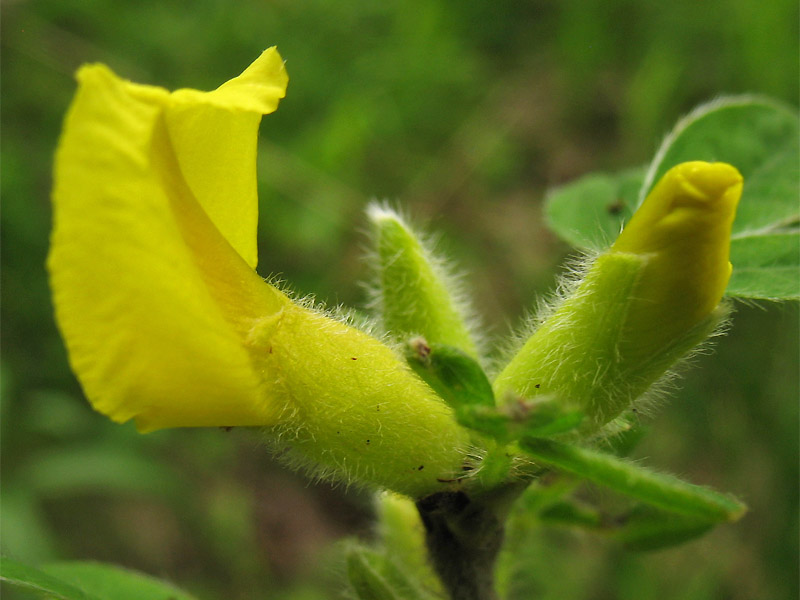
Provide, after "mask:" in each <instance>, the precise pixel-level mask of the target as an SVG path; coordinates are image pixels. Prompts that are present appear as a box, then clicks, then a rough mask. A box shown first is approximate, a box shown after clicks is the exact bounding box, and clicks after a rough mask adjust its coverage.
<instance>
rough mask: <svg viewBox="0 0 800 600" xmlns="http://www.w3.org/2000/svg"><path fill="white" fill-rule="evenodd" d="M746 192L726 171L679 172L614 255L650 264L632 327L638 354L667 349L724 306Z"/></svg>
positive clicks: (718, 167) (665, 181) (711, 166)
mask: <svg viewBox="0 0 800 600" xmlns="http://www.w3.org/2000/svg"><path fill="white" fill-rule="evenodd" d="M742 185H743V179H742V176H741V174H740V173H739V171H737V170H736V169H735V168H734V167H732V166H730V165H728V164H725V163H707V162H700V161H696V162H687V163H682V164H680V165H678V166H676V167H673V168H672V169H670V170H669V171H668V172H667V173H666V174H665V175H664V176H663V177H662V179H661V180H660V181H659V182H658V184H657V185H656V186H655V187H654V188H653V190H652V191H651V192H650V194H649V195H648V196H647V198H646V199H645V201H644V203H643V204H642V206H641V207H640V208H639V209H638V210H637V211H636V213H635V214H634V215H633V217H632V218H631V221H630V223H628V225H627V226H626V227H625V229H624V230H623V231H622V233H621V234H620V236H619V238H617V241H616V242H615V243H614V245H613V246H612V247H611V252H625V253H631V254H637V255H640V256H645V257H646V258H647V268H646V269H644V271H643V273H642V276H641V280H640V282H639V283H638V285H637V299H638V300H639V301H638V302H636V303H634V304H633V305H632V306H631V308H630V314H629V315H628V320H627V324H626V329H627V330H628V332H629V334H628V336H627V337H628V338H629V339H630V342H629V343H630V344H633V345H635V346H636V348H637V349H638V350H640V351H642V352H650V351H652V350H655V349H656V348H658V347H659V346H664V345H666V344H668V343H669V340H670V339H671V338H672V337H676V336H677V335H679V334H680V333H681V332H683V331H686V330H688V329H689V328H691V327H693V326H694V325H696V324H697V323H699V322H700V321H701V320H702V319H704V318H706V317H707V316H708V315H709V314H711V312H712V311H713V310H714V308H715V307H716V306H717V305H718V304H719V302H720V300H721V299H722V295H723V293H724V292H725V288H726V286H727V285H728V279H729V278H730V274H731V265H730V262H729V254H730V235H731V227H732V225H733V220H734V217H735V216H736V207H737V205H738V203H739V198H740V197H741V194H742Z"/></svg>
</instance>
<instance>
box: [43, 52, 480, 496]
mask: <svg viewBox="0 0 800 600" xmlns="http://www.w3.org/2000/svg"><path fill="white" fill-rule="evenodd" d="M78 80H79V82H80V88H79V91H78V93H77V95H76V97H75V99H74V101H73V104H72V106H71V108H70V110H69V114H68V116H67V118H66V122H65V125H64V130H63V134H62V137H61V140H60V143H59V147H58V151H57V155H56V162H55V185H54V191H53V203H54V230H53V234H52V243H51V251H50V256H49V258H48V268H49V271H50V276H51V285H52V289H53V299H54V304H55V310H56V317H57V321H58V325H59V327H60V329H61V332H62V334H63V337H64V339H65V341H66V344H67V348H68V351H69V357H70V361H71V365H72V368H73V370H74V371H75V373H76V375H77V376H78V379H79V380H80V382H81V384H82V386H83V388H84V391H85V393H86V396H87V397H88V399H89V400H90V402H91V403H92V405H93V406H94V407H95V408H96V409H97V410H98V411H100V412H102V413H104V414H106V415H108V416H109V417H111V418H112V419H113V420H115V421H119V422H124V421H128V420H129V419H134V420H135V421H136V424H137V426H138V427H139V429H140V430H142V431H151V430H155V429H161V428H165V427H190V426H239V425H241V426H274V427H277V428H278V429H279V431H280V434H281V435H282V436H283V438H284V439H289V440H291V441H293V442H294V445H295V447H296V450H297V451H298V452H299V453H300V454H301V455H302V456H304V457H307V458H308V460H309V461H310V462H313V463H314V464H317V465H319V466H320V467H321V468H323V469H327V470H328V471H330V470H334V471H336V472H337V473H339V475H340V477H348V476H350V477H358V478H359V480H361V481H364V482H373V483H377V484H378V485H382V486H385V487H389V488H390V489H395V490H397V491H400V492H402V493H407V494H410V495H422V494H424V493H430V492H432V491H436V490H437V489H439V488H441V486H442V484H441V483H440V482H438V481H437V478H441V479H444V478H447V477H448V476H451V475H452V473H453V472H455V471H456V470H458V469H460V466H461V460H462V456H463V450H464V446H465V444H466V433H465V432H464V431H463V430H462V429H461V428H460V427H458V426H457V424H456V423H455V422H454V420H453V418H452V414H451V411H450V409H449V408H448V407H447V406H446V405H445V404H444V403H443V402H442V401H440V400H439V399H438V397H436V396H435V394H434V393H433V392H432V391H431V390H430V389H429V388H428V387H427V386H426V385H425V384H423V383H422V382H421V381H420V380H419V379H418V378H417V377H416V376H414V375H413V374H412V373H411V372H410V370H409V369H408V368H407V367H406V365H405V363H404V361H403V360H402V359H401V358H399V357H398V356H397V355H396V354H395V353H394V352H393V351H392V350H391V349H389V348H388V347H387V346H385V345H383V344H382V343H380V342H379V341H378V340H376V339H375V338H373V337H371V336H369V335H367V334H365V333H363V332H361V331H359V330H357V329H355V328H353V327H350V326H348V325H346V324H344V323H342V322H340V321H338V320H335V319H332V318H330V317H328V316H326V315H325V314H323V313H321V312H319V311H316V310H312V309H309V308H306V307H304V306H301V305H299V304H296V303H294V302H293V301H292V300H290V298H288V297H287V296H286V295H285V294H284V293H282V292H281V291H280V290H278V289H277V288H275V287H274V286H272V285H269V284H268V283H266V282H265V281H264V280H263V279H262V278H261V277H259V276H258V275H257V274H256V272H255V270H254V268H255V266H256V256H257V255H256V221H257V198H256V145H257V133H258V127H259V123H260V120H261V116H262V114H266V113H270V112H272V111H274V110H275V109H276V107H277V105H278V101H279V99H280V98H282V97H283V96H284V92H285V88H286V84H287V81H288V78H287V75H286V71H285V69H284V65H283V61H282V60H281V58H280V56H279V55H278V53H277V51H276V50H275V49H274V48H272V49H269V50H267V51H265V52H264V53H263V54H262V55H261V56H260V57H259V58H258V59H257V60H256V61H255V62H254V63H253V64H252V65H251V66H250V67H249V68H248V69H247V70H245V71H244V72H243V73H242V74H241V75H240V76H239V77H236V78H234V79H232V80H231V81H229V82H227V83H225V84H224V85H222V86H221V87H219V88H218V89H216V90H214V91H212V92H208V93H203V92H199V91H196V90H178V91H176V92H173V93H169V92H168V91H167V90H164V89H162V88H158V87H151V86H144V85H137V84H133V83H131V82H128V81H124V80H122V79H120V78H118V77H117V76H116V75H114V74H113V73H112V72H111V71H110V70H109V69H108V68H107V67H105V66H102V65H92V66H86V67H83V68H82V69H81V70H80V71H79V72H78Z"/></svg>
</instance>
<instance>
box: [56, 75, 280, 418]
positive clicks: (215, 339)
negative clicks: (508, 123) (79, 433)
mask: <svg viewBox="0 0 800 600" xmlns="http://www.w3.org/2000/svg"><path fill="white" fill-rule="evenodd" d="M78 78H79V81H80V84H81V85H80V90H79V92H78V94H77V96H76V98H75V101H74V103H73V105H72V107H71V109H70V112H69V115H68V117H67V120H66V123H65V126H64V132H63V135H62V138H61V141H60V145H59V149H58V152H57V156H56V165H55V187H54V192H53V201H54V211H55V214H54V219H55V225H54V231H53V236H52V245H51V253H50V256H49V259H48V266H49V269H50V273H51V284H52V287H53V294H54V303H55V308H56V316H57V320H58V323H59V326H60V328H61V330H62V333H63V335H64V338H65V340H66V343H67V347H68V349H69V354H70V359H71V362H72V366H73V369H74V370H75V372H76V373H77V375H78V377H79V379H80V380H81V382H82V383H83V386H84V389H85V391H86V394H87V396H88V398H89V399H90V400H91V401H92V403H93V404H94V406H95V408H97V409H98V410H99V411H101V412H103V413H105V414H107V415H109V416H110V417H112V418H113V419H114V420H117V421H125V420H128V419H130V418H136V420H137V424H138V425H139V427H140V428H141V429H144V430H148V429H155V428H161V427H169V426H193V425H198V426H200V425H209V426H211V425H225V424H227V425H248V424H250V425H256V424H265V423H271V422H274V421H275V418H276V414H277V411H279V410H280V407H276V406H274V405H272V404H269V403H268V402H266V398H267V396H265V395H264V394H263V393H262V388H263V383H262V381H261V379H260V377H258V376H257V374H256V372H255V371H254V369H253V366H252V363H251V361H250V357H249V355H248V353H247V352H246V350H245V349H244V348H243V347H242V345H241V341H240V338H239V335H237V331H236V328H235V327H232V322H231V319H232V318H233V315H234V313H233V312H229V311H228V310H227V308H226V306H233V305H236V312H235V314H236V315H241V314H244V315H247V313H248V312H249V311H248V309H250V310H252V311H253V312H258V313H259V314H262V315H263V314H268V313H269V311H271V310H272V311H274V310H275V309H276V308H278V306H279V305H280V304H282V303H283V302H284V301H285V302H288V299H286V298H285V297H283V296H282V295H279V293H278V292H277V290H274V288H272V287H271V286H268V285H266V284H264V283H263V281H261V279H260V278H259V277H258V276H257V275H256V274H255V273H254V272H253V271H252V270H251V269H250V268H249V267H248V266H247V265H246V263H245V262H244V261H243V260H241V258H240V257H239V255H238V254H237V253H236V252H235V251H234V250H233V249H232V248H231V246H230V245H229V244H228V243H227V242H226V241H225V239H224V238H223V236H222V235H220V233H219V231H218V230H217V228H216V227H215V226H214V224H213V223H212V222H211V221H210V220H209V219H208V217H207V216H206V215H205V213H204V212H203V211H202V209H201V208H200V207H199V206H198V205H197V203H196V202H193V200H192V198H191V196H189V195H187V194H183V195H174V194H173V196H172V197H170V195H168V193H167V190H168V188H169V186H167V187H165V185H164V181H163V180H162V177H163V175H164V169H163V168H161V169H160V170H157V169H154V166H153V164H152V161H153V159H154V155H158V156H157V157H156V159H157V160H160V158H161V157H160V155H163V153H164V152H165V150H164V149H163V148H162V147H160V146H159V135H158V131H159V129H158V127H159V123H160V122H161V119H162V113H163V109H162V106H163V105H162V103H161V100H163V99H164V98H165V96H164V94H162V93H161V92H160V91H159V90H158V88H144V87H143V86H136V87H137V88H138V89H137V93H136V94H131V88H132V84H129V83H127V82H124V81H122V80H120V79H118V78H117V77H116V76H115V75H114V74H113V73H111V71H110V70H108V69H107V68H105V67H103V66H90V67H85V68H83V69H81V71H80V72H79V74H78ZM143 96H148V97H146V98H145V97H143ZM154 100H155V101H154ZM161 127H162V129H163V125H162V126H161ZM160 143H161V145H162V146H163V144H164V140H163V135H162V136H161V142H160ZM173 160H174V158H173ZM172 177H173V178H174V179H175V180H176V181H181V177H180V174H179V173H172ZM184 185H185V184H184ZM172 188H173V191H174V188H175V185H173V186H172ZM187 239H189V240H190V243H187ZM203 247H206V248H213V254H206V253H205V252H203V251H202V248H203ZM198 250H201V251H200V252H198ZM210 282H215V283H214V284H213V285H210ZM212 290H213V294H212ZM226 298H227V302H226V301H225V299H226ZM253 312H250V315H253ZM226 313H227V314H226ZM237 318H241V317H237ZM254 399H256V400H255V401H254Z"/></svg>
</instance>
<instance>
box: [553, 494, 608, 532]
mask: <svg viewBox="0 0 800 600" xmlns="http://www.w3.org/2000/svg"><path fill="white" fill-rule="evenodd" d="M539 518H540V519H541V520H542V522H543V523H546V524H548V525H559V526H561V527H577V528H579V529H590V530H597V529H599V528H600V527H601V526H602V525H603V517H602V515H601V514H600V512H599V511H597V510H596V509H594V508H592V507H590V506H585V505H583V504H578V503H577V502H573V501H566V500H564V501H561V502H556V503H555V504H552V505H551V506H548V507H547V508H546V509H544V510H543V511H542V512H541V513H539Z"/></svg>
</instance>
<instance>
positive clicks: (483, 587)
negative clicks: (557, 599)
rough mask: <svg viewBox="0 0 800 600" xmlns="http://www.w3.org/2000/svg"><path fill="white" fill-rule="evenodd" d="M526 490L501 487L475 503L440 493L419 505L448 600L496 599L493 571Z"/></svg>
mask: <svg viewBox="0 0 800 600" xmlns="http://www.w3.org/2000/svg"><path fill="white" fill-rule="evenodd" d="M523 489H524V486H517V485H513V486H503V487H502V488H499V489H497V490H493V491H491V492H487V493H484V494H481V495H480V496H477V497H473V498H471V497H470V496H469V495H467V493H465V492H463V491H456V492H438V493H436V494H432V495H430V496H427V497H425V498H422V499H421V500H419V501H418V502H417V510H418V511H419V514H420V516H421V518H422V523H423V524H424V526H425V543H426V545H427V547H428V555H429V557H430V560H431V562H432V564H433V568H434V570H435V571H436V573H437V575H438V576H439V578H440V579H441V581H442V584H443V585H444V588H445V589H446V590H447V591H448V593H449V594H450V600H497V598H498V596H497V594H496V592H495V587H494V567H495V562H496V561H497V555H498V553H499V551H500V548H501V546H502V543H503V537H504V529H505V518H506V515H507V513H508V508H509V507H510V505H511V503H512V501H513V500H514V499H515V498H516V497H517V496H518V495H519V494H520V493H521V492H522V490H523Z"/></svg>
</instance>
